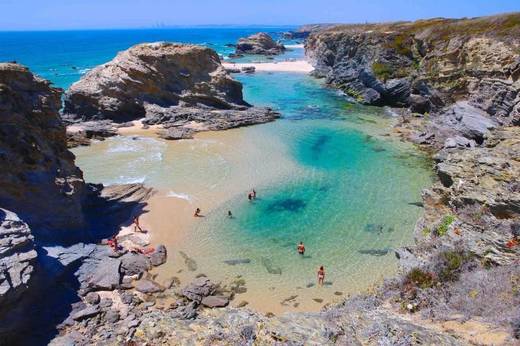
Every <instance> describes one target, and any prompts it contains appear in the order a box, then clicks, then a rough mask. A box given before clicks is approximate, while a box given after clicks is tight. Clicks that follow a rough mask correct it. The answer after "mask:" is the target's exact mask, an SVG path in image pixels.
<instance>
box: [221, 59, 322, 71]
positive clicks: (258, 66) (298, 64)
mask: <svg viewBox="0 0 520 346" xmlns="http://www.w3.org/2000/svg"><path fill="white" fill-rule="evenodd" d="M222 65H223V66H224V67H225V68H238V69H241V68H243V67H254V68H255V70H256V71H262V72H301V73H309V72H312V71H313V70H314V67H312V65H311V64H310V63H309V62H307V61H305V60H296V61H280V62H264V63H227V62H225V63H223V64H222Z"/></svg>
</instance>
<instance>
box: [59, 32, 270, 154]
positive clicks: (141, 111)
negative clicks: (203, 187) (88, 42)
mask: <svg viewBox="0 0 520 346" xmlns="http://www.w3.org/2000/svg"><path fill="white" fill-rule="evenodd" d="M277 117H278V114H277V113H276V112H273V111H272V110H270V109H268V108H256V107H252V106H251V105H250V104H248V103H247V102H246V101H244V99H243V96H242V84H241V83H240V82H238V81H236V80H234V79H232V78H231V77H230V76H229V74H228V73H227V72H226V70H225V69H224V68H223V67H222V65H221V63H220V59H219V57H218V54H217V53H216V52H215V51H213V50H212V49H210V48H206V47H201V46H196V45H187V44H175V43H165V42H158V43H146V44H139V45H136V46H134V47H131V48H129V49H128V50H126V51H123V52H121V53H119V54H118V55H117V56H116V57H115V58H114V59H113V60H112V61H110V62H108V63H106V64H103V65H101V66H98V67H97V68H95V69H93V70H91V71H89V72H88V73H87V74H86V75H85V76H83V78H81V80H79V81H78V82H76V83H74V84H73V85H72V86H71V87H70V88H69V89H68V90H67V91H66V93H65V98H64V109H63V119H65V120H66V121H67V123H68V124H69V125H74V126H71V128H74V129H75V131H69V133H70V135H69V138H70V140H71V142H72V143H77V144H80V143H82V142H88V141H82V137H83V138H84V137H87V138H103V137H107V136H111V135H114V134H116V133H117V128H118V127H121V126H127V125H128V122H130V121H134V120H140V119H143V120H142V123H143V124H145V125H161V128H162V129H163V130H162V131H160V135H161V136H163V137H164V138H166V139H179V138H191V136H192V135H193V133H195V132H198V131H208V130H224V129H229V128H233V127H238V126H246V125H252V124H258V123H264V122H268V121H273V120H274V119H276V118H277ZM78 133H79V135H78Z"/></svg>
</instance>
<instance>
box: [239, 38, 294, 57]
mask: <svg viewBox="0 0 520 346" xmlns="http://www.w3.org/2000/svg"><path fill="white" fill-rule="evenodd" d="M284 51H285V47H284V45H283V44H280V43H277V42H276V41H274V40H273V38H272V37H271V36H269V35H268V34H266V33H265V32H259V33H257V34H254V35H251V36H249V37H245V38H241V39H240V40H238V43H237V45H236V52H235V54H236V55H242V54H258V55H277V54H281V53H283V52H284Z"/></svg>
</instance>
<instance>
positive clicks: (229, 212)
mask: <svg viewBox="0 0 520 346" xmlns="http://www.w3.org/2000/svg"><path fill="white" fill-rule="evenodd" d="M227 216H228V218H230V219H232V218H233V214H232V213H231V210H228V212H227Z"/></svg>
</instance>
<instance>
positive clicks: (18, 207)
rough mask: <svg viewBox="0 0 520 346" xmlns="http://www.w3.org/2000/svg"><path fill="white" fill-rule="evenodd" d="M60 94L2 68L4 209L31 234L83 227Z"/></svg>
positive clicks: (81, 192)
mask: <svg viewBox="0 0 520 346" xmlns="http://www.w3.org/2000/svg"><path fill="white" fill-rule="evenodd" d="M60 95H61V90H59V89H56V88H53V87H51V86H50V83H49V82H47V81H45V80H42V79H40V78H38V77H35V76H34V75H33V74H32V73H31V72H29V70H28V69H26V68H25V67H22V66H20V65H17V64H0V166H1V167H2V168H1V170H2V174H0V206H2V207H4V208H6V209H9V210H11V211H14V212H15V213H16V214H18V215H19V216H20V217H21V218H22V219H23V220H24V221H25V222H27V223H28V224H29V225H30V226H31V228H33V231H42V230H46V231H57V230H59V231H61V233H65V234H66V233H70V232H72V231H73V230H75V229H76V230H77V229H81V228H83V227H84V226H85V218H84V215H83V211H82V202H83V201H84V199H85V195H86V188H85V182H84V181H83V174H82V172H81V171H80V170H79V169H78V168H77V167H76V166H75V165H74V155H73V154H72V153H71V152H70V151H68V150H67V146H66V135H65V127H64V126H63V124H62V123H61V121H60V117H59V114H58V110H59V108H60V105H61V102H60Z"/></svg>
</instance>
